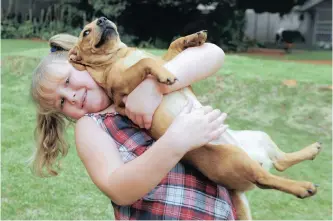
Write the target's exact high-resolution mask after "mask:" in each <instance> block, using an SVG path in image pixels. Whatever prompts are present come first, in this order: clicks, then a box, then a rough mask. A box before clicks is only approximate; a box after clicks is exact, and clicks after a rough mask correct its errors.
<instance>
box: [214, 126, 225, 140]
mask: <svg viewBox="0 0 333 221" xmlns="http://www.w3.org/2000/svg"><path fill="white" fill-rule="evenodd" d="M228 128H229V125H223V126H222V127H219V128H218V129H217V130H215V131H213V132H212V133H211V140H216V139H218V138H219V137H220V136H221V135H222V134H223V133H224V132H225V131H226V130H227V129H228Z"/></svg>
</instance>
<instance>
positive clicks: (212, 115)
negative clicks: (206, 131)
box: [206, 109, 222, 122]
mask: <svg viewBox="0 0 333 221" xmlns="http://www.w3.org/2000/svg"><path fill="white" fill-rule="evenodd" d="M221 114H222V113H221V111H220V110H218V109H215V110H213V111H211V112H209V113H208V114H206V116H207V119H208V122H213V121H215V120H216V119H217V118H218V117H219V116H220V115H221Z"/></svg>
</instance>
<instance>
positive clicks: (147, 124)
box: [143, 115, 152, 130]
mask: <svg viewBox="0 0 333 221" xmlns="http://www.w3.org/2000/svg"><path fill="white" fill-rule="evenodd" d="M143 122H144V126H145V128H146V129H147V130H148V129H149V128H150V127H151V123H152V117H151V116H148V115H145V116H143Z"/></svg>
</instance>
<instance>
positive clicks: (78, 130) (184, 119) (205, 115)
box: [31, 44, 235, 220]
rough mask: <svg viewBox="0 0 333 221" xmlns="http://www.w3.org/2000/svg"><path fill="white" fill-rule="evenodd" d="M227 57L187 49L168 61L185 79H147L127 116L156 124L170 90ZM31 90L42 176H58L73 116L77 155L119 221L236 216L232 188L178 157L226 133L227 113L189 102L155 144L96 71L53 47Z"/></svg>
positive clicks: (37, 167) (207, 49) (129, 102)
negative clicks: (118, 106) (77, 65)
mask: <svg viewBox="0 0 333 221" xmlns="http://www.w3.org/2000/svg"><path fill="white" fill-rule="evenodd" d="M223 60H224V53H223V51H222V50H221V49H220V48H218V47H217V46H215V45H213V44H204V45H203V46H201V47H197V48H189V49H187V50H185V51H184V52H182V53H181V54H180V55H178V56H177V57H176V58H175V59H173V60H172V61H170V62H169V63H167V64H166V65H165V67H166V68H167V69H168V70H170V71H171V72H172V73H173V74H174V75H175V76H176V77H177V78H178V79H179V81H178V82H177V83H176V84H174V85H172V86H164V85H160V84H159V83H157V82H156V80H154V79H150V78H147V79H146V80H145V81H143V82H142V83H141V84H140V85H139V86H138V87H137V88H136V89H135V90H134V91H133V92H132V93H131V94H130V95H129V96H128V97H127V99H125V101H126V113H127V115H128V116H129V117H130V119H132V120H133V121H134V122H135V123H137V124H138V125H139V126H140V127H142V128H143V127H146V128H149V126H150V123H151V117H152V115H153V113H154V111H155V109H156V108H157V106H158V105H159V103H160V102H161V99H162V96H163V94H166V93H170V92H172V91H174V90H178V89H179V88H182V87H185V86H187V85H189V84H192V83H193V82H195V81H197V80H200V79H202V78H205V77H207V76H209V75H211V74H213V73H215V72H216V71H217V70H218V69H219V68H220V67H221V65H222V64H223ZM31 89H32V91H31V93H32V97H33V99H34V100H35V102H36V106H37V113H38V115H37V127H36V138H37V151H36V154H35V160H34V171H35V172H36V173H37V174H39V175H42V174H43V168H46V169H47V171H48V172H49V173H50V174H51V175H56V174H57V172H56V171H55V170H54V168H53V165H54V163H56V160H57V158H58V155H59V154H61V155H62V156H65V155H66V154H67V149H68V148H67V145H66V142H65V140H64V137H63V133H64V130H65V126H66V118H67V119H70V120H75V121H76V125H75V141H76V148H77V153H78V155H79V157H80V159H81V160H82V162H83V164H84V166H85V167H86V169H87V171H88V174H89V176H90V177H91V179H92V181H93V182H94V183H95V184H96V186H97V187H98V188H99V189H100V190H101V191H102V192H103V193H104V194H106V195H107V196H108V197H109V198H110V199H111V202H112V205H113V207H114V212H115V218H116V219H137V220H143V219H154V220H157V219H178V220H180V219H182V220H183V219H187V220H193V219H200V220H203V219H205V220H206V219H225V220H226V219H228V220H233V219H235V211H234V209H233V206H232V203H231V200H230V196H229V193H228V192H227V190H226V189H225V188H223V187H221V186H219V185H216V184H215V183H213V182H211V181H210V180H208V179H207V178H206V177H205V176H203V175H202V174H201V173H200V172H198V171H197V170H196V169H195V168H193V167H191V166H190V165H186V164H182V163H180V162H179V161H180V159H181V158H182V157H183V156H184V155H185V153H186V152H187V151H190V150H193V149H195V148H198V147H200V146H202V145H204V144H206V143H208V142H210V141H211V140H214V139H216V138H217V137H219V136H220V135H221V134H222V133H223V132H224V131H225V130H226V126H225V125H224V124H223V123H224V120H225V118H226V114H224V113H221V112H220V111H219V110H213V109H212V108H211V107H203V108H200V109H193V110H192V103H191V102H189V103H188V105H186V107H184V110H183V111H182V112H181V113H180V114H179V115H178V116H177V117H176V119H175V120H174V122H173V123H172V125H171V126H170V127H169V128H168V130H167V131H166V133H165V134H164V135H163V136H162V137H161V138H160V139H159V140H157V141H154V140H153V139H152V138H151V137H150V136H149V135H148V133H147V132H146V131H145V130H143V129H140V128H139V127H137V126H136V125H135V124H133V123H132V121H130V120H129V119H128V118H126V117H124V116H121V115H118V114H117V113H115V110H114V106H113V105H112V104H111V103H110V100H109V98H108V97H107V95H106V94H105V93H104V91H103V90H102V89H101V88H100V87H99V86H98V85H97V84H96V83H95V82H94V81H93V80H92V78H91V77H90V75H89V73H87V72H86V71H82V72H81V71H77V70H76V69H74V68H73V67H72V66H71V65H70V64H69V63H68V62H67V54H66V52H53V53H51V54H49V55H48V56H46V58H44V59H43V61H42V62H41V63H40V64H39V66H38V67H37V69H36V71H35V73H34V75H33V81H32V88H31ZM143 104H144V105H143Z"/></svg>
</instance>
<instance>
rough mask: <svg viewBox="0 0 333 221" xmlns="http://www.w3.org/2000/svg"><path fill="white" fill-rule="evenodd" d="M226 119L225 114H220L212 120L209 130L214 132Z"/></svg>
mask: <svg viewBox="0 0 333 221" xmlns="http://www.w3.org/2000/svg"><path fill="white" fill-rule="evenodd" d="M226 117H227V116H226V115H225V114H221V115H220V116H219V117H218V118H217V119H216V120H213V121H212V122H211V128H212V129H213V130H215V129H217V128H219V127H221V126H222V125H223V123H224V120H225V119H226Z"/></svg>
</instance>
